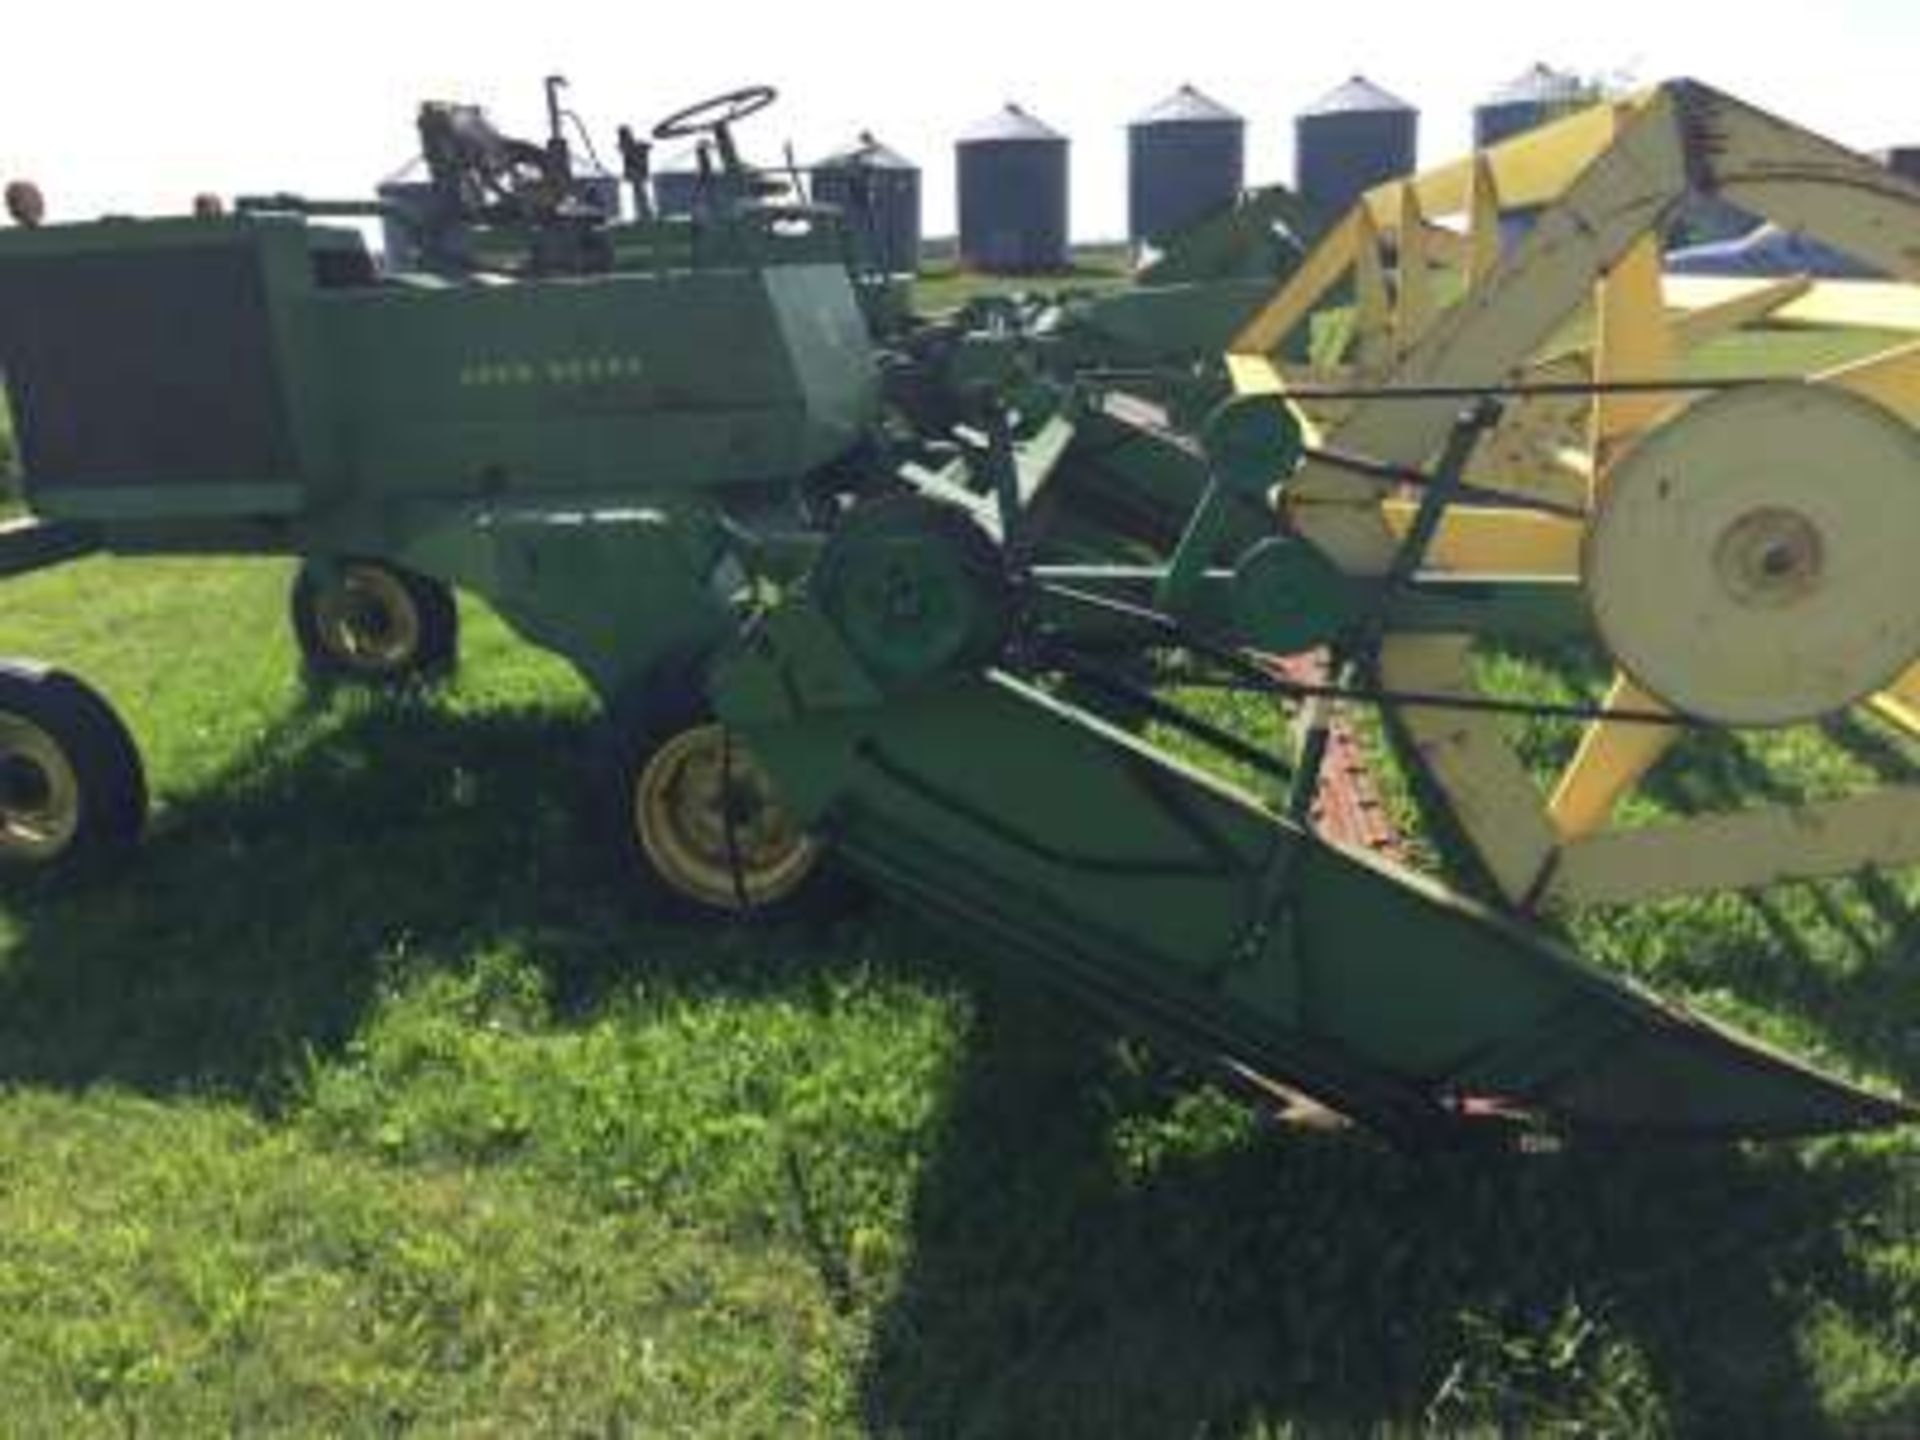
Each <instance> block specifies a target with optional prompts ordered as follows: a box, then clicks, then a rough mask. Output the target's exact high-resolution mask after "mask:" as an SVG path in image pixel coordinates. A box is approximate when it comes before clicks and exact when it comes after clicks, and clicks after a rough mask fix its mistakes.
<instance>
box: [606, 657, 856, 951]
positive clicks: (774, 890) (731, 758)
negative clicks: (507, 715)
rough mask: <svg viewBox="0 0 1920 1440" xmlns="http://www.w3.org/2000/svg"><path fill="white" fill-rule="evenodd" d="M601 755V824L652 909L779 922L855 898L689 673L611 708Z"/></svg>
mask: <svg viewBox="0 0 1920 1440" xmlns="http://www.w3.org/2000/svg"><path fill="white" fill-rule="evenodd" d="M599 761H600V763H599V764H598V766H597V767H596V769H597V771H598V776H597V779H598V782H599V783H598V788H597V796H598V808H599V809H600V811H601V822H602V827H601V828H602V831H603V833H604V834H605V836H606V838H607V840H608V842H609V843H610V845H611V848H612V850H613V853H614V856H615V859H616V862H617V864H618V867H619V870H620V872H621V879H622V880H623V882H625V883H626V884H627V885H628V887H629V889H630V890H631V891H632V893H633V895H634V897H635V899H636V901H637V903H639V905H640V906H641V907H642V908H643V909H645V910H646V911H647V912H648V913H650V914H653V915H656V916H661V917H665V918H674V919H688V920H754V921H763V922H768V923H772V922H777V921H784V920H793V919H800V918H825V917H828V916H831V915H834V914H838V913H841V912H844V911H845V910H846V909H847V908H849V907H850V905H851V904H852V903H853V901H854V898H855V894H856V892H855V890H854V888H853V886H852V884H851V882H849V881H848V880H847V879H846V878H845V877H844V876H843V875H841V874H840V873H839V872H838V871H837V870H836V869H835V867H834V866H833V864H832V861H831V857H830V856H829V855H828V853H827V847H826V845H825V843H824V842H823V841H822V840H820V839H819V838H818V837H817V836H814V835H811V834H809V833H807V832H806V831H805V830H804V829H803V828H801V826H800V825H799V824H798V822H797V821H796V820H795V819H794V818H793V817H792V816H791V815H790V814H789V813H788V812H787V810H786V808H785V806H784V805H783V804H782V803H781V801H780V798H779V795H778V794H777V793H776V791H775V788H774V783H773V777H772V776H771V774H769V772H768V771H767V770H766V768H765V767H764V766H762V765H761V764H760V763H759V762H758V761H757V760H756V759H754V757H753V755H752V752H751V751H749V750H748V749H747V748H746V747H745V745H744V744H742V742H741V741H740V740H739V738H738V737H737V736H736V735H734V734H733V733H732V732H731V731H729V730H728V729H727V728H726V727H725V726H724V725H722V724H721V723H720V722H719V721H718V720H717V719H716V718H715V717H714V715H713V711H712V709H711V707H710V706H709V705H708V703H707V699H706V696H705V695H704V693H702V691H701V689H700V687H699V685H698V683H697V681H696V680H695V679H694V678H693V677H691V676H689V675H687V674H685V673H669V674H667V675H664V676H661V677H658V678H655V679H651V680H649V681H648V682H646V683H645V684H642V685H640V686H637V687H635V689H634V690H633V691H632V692H630V694H629V695H628V696H627V697H625V698H624V699H623V700H621V701H620V702H619V703H617V704H615V705H614V706H613V707H612V709H611V710H610V711H609V712H608V715H607V718H606V721H605V723H604V727H603V733H602V736H601V745H600V756H599Z"/></svg>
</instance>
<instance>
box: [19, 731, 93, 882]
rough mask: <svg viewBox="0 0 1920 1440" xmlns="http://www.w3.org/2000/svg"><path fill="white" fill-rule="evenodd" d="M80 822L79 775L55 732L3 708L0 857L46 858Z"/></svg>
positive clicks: (70, 836) (69, 837)
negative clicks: (9, 712)
mask: <svg viewBox="0 0 1920 1440" xmlns="http://www.w3.org/2000/svg"><path fill="white" fill-rule="evenodd" d="M79 828H80V777H79V776H78V775H76V774H75V773H74V769H73V762H72V761H70V760H68V759H67V755H66V752H65V751H64V750H62V749H61V748H60V746H59V744H58V743H57V742H56V741H55V740H54V738H53V737H52V736H51V735H49V734H48V733H47V732H46V731H45V730H42V729H41V728H40V727H39V726H38V725H36V724H34V723H33V722H32V721H31V720H27V719H24V718H22V717H21V716H19V715H10V714H6V713H4V712H0V859H5V860H25V861H46V860H51V859H53V858H54V857H55V856H56V855H58V854H59V853H60V852H61V851H62V850H64V849H66V848H67V846H68V845H70V844H71V843H72V842H73V837H74V834H75V832H77V831H78V830H79Z"/></svg>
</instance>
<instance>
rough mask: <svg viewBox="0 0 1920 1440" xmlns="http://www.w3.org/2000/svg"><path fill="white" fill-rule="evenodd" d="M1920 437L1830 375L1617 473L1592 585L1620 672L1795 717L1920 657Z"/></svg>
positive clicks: (1701, 423)
mask: <svg viewBox="0 0 1920 1440" xmlns="http://www.w3.org/2000/svg"><path fill="white" fill-rule="evenodd" d="M1915 555H1920V434H1917V433H1916V432H1915V431H1914V430H1912V429H1911V428H1910V427H1909V426H1907V425H1906V424H1905V423H1904V422H1903V421H1901V420H1900V419H1899V417H1897V416H1895V415H1892V414H1889V413H1888V412H1887V411H1886V410H1884V409H1883V408H1882V407H1880V406H1879V405H1877V404H1875V403H1874V402H1873V401H1871V400H1867V399H1864V398H1862V397H1861V396H1858V395H1852V394H1848V393H1847V392H1845V391H1842V390H1834V389H1828V388H1823V387H1820V386H1815V385H1804V384H1789V383H1782V384H1779V385H1763V386H1755V387H1753V388H1751V389H1745V390H1738V391H1732V392H1729V393H1726V394H1722V395H1716V396H1714V397H1712V398H1710V399H1707V400H1703V401H1701V402H1699V403H1698V404H1696V405H1694V406H1693V407H1691V408H1690V409H1688V410H1687V411H1685V412H1684V413H1683V414H1682V415H1681V416H1680V417H1679V418H1678V419H1676V420H1673V421H1671V422H1669V423H1668V424H1666V425H1664V426H1662V427H1660V428H1659V429H1658V430H1657V431H1655V432H1654V433H1653V434H1652V435H1650V436H1649V437H1648V438H1647V439H1646V440H1645V441H1643V442H1642V443H1641V444H1640V445H1638V446H1637V447H1636V448H1635V449H1634V450H1633V451H1632V452H1631V453H1630V454H1629V455H1628V456H1626V457H1625V458H1624V459H1623V460H1622V461H1621V462H1620V463H1619V464H1618V465H1617V466H1616V467H1615V468H1614V470H1613V473H1612V477H1611V480H1610V482H1609V484H1608V487H1607V491H1606V496H1605V499H1604V500H1603V502H1602V503H1601V505H1600V507H1599V509H1598V511H1597V513H1596V514H1595V516H1594V519H1593V521H1592V523H1591V525H1590V527H1589V529H1588V532H1587V537H1586V545H1585V555H1584V561H1585V563H1584V581H1585V585H1586V590H1587V595H1588V600H1589V603H1590V605H1591V607H1592V612H1593V618H1594V623H1595V626H1596V628H1597V629H1598V631H1599V633H1600V637H1601V639H1602V641H1603V642H1604V643H1605V645H1606V647H1607V649H1608V650H1609V651H1611V652H1612V654H1613V656H1614V658H1615V659H1616V660H1617V661H1618V662H1619V664H1620V667H1621V668H1622V669H1623V670H1625V671H1626V673H1627V674H1628V675H1629V676H1631V677H1632V678H1633V680H1634V681H1635V682H1636V683H1637V684H1638V685H1639V686H1640V687H1641V688H1642V689H1643V690H1645V691H1646V692H1647V693H1648V694H1649V695H1652V696H1654V697H1656V698H1657V699H1659V700H1661V701H1663V702H1664V703H1665V704H1667V705H1669V706H1670V707H1672V708H1673V709H1674V710H1676V711H1679V712H1681V713H1682V714H1685V715H1689V716H1693V717H1696V718H1698V719H1702V720H1709V721H1714V722H1718V723H1721V724H1726V725H1742V726H1766V725H1790V724H1796V723H1799V722H1802V721H1807V720H1814V719H1818V718H1820V717H1821V716H1824V715H1829V714H1832V713H1834V712H1835V711H1838V710H1843V709H1845V708H1847V707H1848V706H1850V705H1853V704H1855V703H1857V702H1859V701H1862V700H1865V699H1867V698H1868V697H1870V696H1872V695H1874V694H1877V693H1878V692H1880V691H1882V690H1884V689H1885V688H1886V687H1887V686H1889V685H1890V684H1892V683H1893V682H1894V681H1895V680H1897V679H1898V678H1899V677H1900V676H1901V675H1903V674H1905V673H1906V672H1907V671H1908V670H1909V669H1911V668H1912V667H1913V666H1914V664H1915V663H1916V662H1920V585H1915V584H1914V581H1913V558H1914V556H1915Z"/></svg>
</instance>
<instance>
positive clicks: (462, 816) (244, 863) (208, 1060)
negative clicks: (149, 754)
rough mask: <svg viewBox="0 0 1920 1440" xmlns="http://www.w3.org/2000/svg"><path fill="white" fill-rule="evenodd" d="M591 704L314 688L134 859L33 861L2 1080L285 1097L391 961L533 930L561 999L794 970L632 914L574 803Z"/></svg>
mask: <svg viewBox="0 0 1920 1440" xmlns="http://www.w3.org/2000/svg"><path fill="white" fill-rule="evenodd" d="M590 743H591V737H590V726H589V722H588V721H587V719H586V718H585V717H584V716H568V715H563V714H557V713H554V712H552V711H526V712H513V711H507V712H496V713H490V714H486V715H479V716H464V717H457V716H453V715H449V714H447V713H446V712H445V711H443V710H441V709H439V708H437V707H436V706H435V705H434V704H433V703H432V702H431V700H430V699H428V698H426V697H420V696H405V695H401V696H347V697H344V698H342V699H340V700H339V701H338V702H337V703H335V702H331V701H328V700H327V699H326V698H325V697H323V696H322V697H316V698H315V700H314V701H313V703H311V704H309V705H307V706H305V707H303V708H302V709H301V710H300V711H298V712H296V713H294V714H292V715H290V716H288V717H287V719H286V720H285V721H283V722H282V723H281V724H280V725H279V726H278V727H277V728H276V729H275V730H273V731H272V732H270V733H268V734H266V735H264V736H263V737H261V739H260V740H259V741H258V742H257V743H256V744H255V745H254V746H253V747H252V749H251V751H250V752H249V753H248V754H246V755H245V756H243V757H242V758H241V759H240V760H239V761H238V762H237V763H236V764H235V765H234V766H233V767H232V768H231V769H229V770H228V771H227V772H226V773H224V774H222V775H220V776H218V777H217V778H215V779H214V780H213V781H211V782H209V783H208V784H207V785H205V786H204V787H203V788H202V789H200V790H199V791H197V792H196V793H194V794H192V795H190V796H188V797H186V798H184V799H180V800H177V801H175V802H174V803H173V804H172V805H170V806H169V807H168V808H167V809H166V811H165V812H164V813H163V814H161V815H160V816H159V817H158V818H157V821H156V824H155V826H154V831H153V833H152V834H150V835H149V836H148V839H147V842H146V844H145V845H144V846H143V848H142V850H141V851H140V853H139V854H138V855H137V856H135V857H134V858H133V860H132V861H131V863H130V864H128V865H127V866H125V867H124V868H123V869H122V870H120V871H118V872H117V873H114V874H111V875H102V876H92V877H87V878H85V879H84V880H81V881H77V882H64V883H63V882H52V883H49V882H27V883H25V884H22V885H18V886H17V887H16V888H15V890H14V892H13V894H12V895H11V897H10V899H11V901H12V903H11V906H10V909H11V911H12V916H13V921H14V925H15V928H16V940H15V943H14V945H13V947H12V955H11V957H10V959H9V961H8V963H7V964H6V966H5V968H4V969H3V970H0V1083H4V1082H24V1083H34V1084H56V1085H66V1086H74V1087H84V1086H87V1085H91V1084H95V1083H111V1084H118V1085H124V1086H128V1087H131V1088H135V1089H139V1090H143V1091H148V1092H152V1093H162V1094H163V1093H169V1092H178V1091H182V1090H203V1091H213V1092H217V1093H221V1094H227V1095H232V1096H236V1097H239V1098H243V1099H246V1100H249V1101H251V1102H253V1103H256V1104H260V1105H263V1106H266V1107H269V1108H270V1107H272V1106H273V1105H274V1104H276V1103H277V1102H278V1101H279V1100H280V1099H281V1098H282V1097H283V1096H284V1095H285V1094H286V1093H287V1087H288V1086H289V1085H290V1084H292V1083H295V1082H296V1081H297V1079H298V1077H299V1075H300V1073H301V1072H302V1071H303V1070H304V1069H305V1068H306V1066H307V1064H308V1063H309V1061H310V1059H311V1057H313V1056H315V1055H320V1056H325V1055H327V1054H330V1053H332V1052H334V1051H336V1050H338V1048H339V1047H341V1046H342V1045H343V1044H345V1042H346V1041H347V1040H348V1039H349V1038H350V1037H351V1036H352V1035H353V1034H354V1033H355V1031H356V1029H357V1028H358V1027H359V1025H360V1023H361V1021H362V1019H363V1017H364V1016H365V1014H366V1012H367V1010H368V1007H369V1006H370V1004H371V1003H372V1002H373V1001H374V999H375V998H376V993H377V991H378V989H379V986H380V985H381V983H382V982H383V980H384V979H389V978H391V977H393V976H394V975H396V974H398V973H401V972H403V971H405V970H407V969H408V968H410V967H414V966H418V965H422V964H426V965H431V964H434V963H436V962H438V961H440V960H447V961H450V962H454V961H458V960H459V959H460V958H461V957H463V956H466V955H470V954H471V953H473V952H474V951H475V950H477V949H481V948H484V947H485V946H486V945H488V944H490V943H494V942H496V941H497V942H508V941H523V942H531V943H530V944H529V946H528V948H529V949H530V950H532V951H533V952H534V953H536V954H537V955H538V958H539V961H540V963H541V965H542V967H543V969H544V970H545V972H546V974H547V977H548V981H549V986H550V993H551V998H552V1000H553V1003H554V1005H555V1008H556V1010H557V1011H558V1012H559V1013H560V1014H562V1015H565V1014H569V1013H576V1014H577V1013H581V1012H584V1011H587V1010H590V1009H591V1008H593V1006H594V1005H595V1004H596V1003H597V1002H598V1001H599V1000H600V999H601V998H602V997H603V996H604V995H605V994H606V993H607V991H608V990H609V989H610V988H611V987H614V986H616V985H619V984H622V983H625V982H630V981H631V979H632V978H633V976H634V974H635V973H636V971H637V970H640V969H642V968H643V967H647V966H657V967H659V968H661V969H662V970H666V969H671V972H672V975H673V978H674V982H675V983H676V984H677V985H679V986H681V987H682V988H686V989H690V990H696V991H697V990H700V989H703V988H706V987H715V988H719V987H725V988H728V989H734V990H738V989H740V988H742V987H751V986H755V985H773V984H779V983H782V981H781V979H780V977H779V976H778V975H777V974H775V973H774V971H773V967H769V966H759V967H756V966H754V965H752V964H746V965H742V964H740V963H738V962H739V960H740V950H741V948H742V947H741V946H740V945H739V944H737V943H736V944H726V943H716V942H715V940H714V937H712V936H711V935H707V934H702V933H701V932H698V931H695V930H690V929H688V928H686V927H680V926H661V925H652V924H649V923H647V922H645V921H644V920H642V919H640V918H638V917H637V916H636V915H635V913H634V912H633V910H632V908H631V907H630V906H629V905H627V904H626V903H625V901H624V899H623V897H622V895H621V893H620V890H619V885H618V880H617V877H616V876H615V875H614V874H613V873H612V868H611V866H610V865H609V863H608V861H607V859H606V856H605V853H604V850H603V848H602V847H601V846H600V845H599V844H597V842H596V839H595V837H594V836H593V834H592V833H591V829H590V827H589V826H588V825H587V824H586V823H585V821H584V819H583V811H584V810H585V808H586V807H585V804H584V802H585V800H586V798H587V790H588V785H589V778H588V774H587V767H586V756H587V753H588V750H589V746H590Z"/></svg>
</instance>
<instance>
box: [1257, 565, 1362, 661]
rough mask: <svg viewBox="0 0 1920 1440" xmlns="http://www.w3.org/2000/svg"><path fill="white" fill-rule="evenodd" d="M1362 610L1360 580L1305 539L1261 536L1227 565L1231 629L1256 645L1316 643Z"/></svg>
mask: <svg viewBox="0 0 1920 1440" xmlns="http://www.w3.org/2000/svg"><path fill="white" fill-rule="evenodd" d="M1365 613H1366V596H1365V591H1364V590H1363V589H1362V587H1361V586H1360V584H1359V583H1358V582H1357V581H1355V580H1354V579H1353V577H1352V576H1350V575H1348V574H1347V573H1346V572H1345V571H1344V570H1342V569H1341V568H1340V567H1339V566H1338V565H1335V564H1334V563H1333V561H1331V560H1329V559H1328V558H1327V557H1326V555H1325V554H1323V553H1322V552H1321V551H1320V550H1319V549H1318V548H1317V547H1315V546H1314V545H1312V544H1310V543H1309V542H1307V541H1305V540H1289V539H1272V540H1262V541H1261V542H1260V543H1259V544H1257V545H1255V546H1254V547H1253V548H1252V549H1250V550H1248V551H1247V553H1246V554H1245V555H1243V556H1241V557H1240V563H1239V564H1237V565H1235V566H1234V567H1233V624H1234V631H1235V635H1236V638H1238V639H1239V640H1240V642H1241V643H1242V644H1245V645H1248V646H1251V647H1252V648H1254V649H1256V650H1267V651H1271V652H1272V653H1273V654H1276V655H1297V654H1299V653H1300V652H1301V651H1303V650H1313V649H1316V648H1318V647H1319V646H1322V645H1326V644H1328V643H1330V642H1332V641H1333V640H1335V639H1337V638H1338V637H1339V636H1340V634H1341V632H1342V631H1344V630H1346V629H1348V628H1349V627H1351V626H1352V625H1353V624H1354V623H1355V622H1356V621H1357V620H1359V619H1360V618H1361V617H1362V616H1363V615H1364V614H1365Z"/></svg>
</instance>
